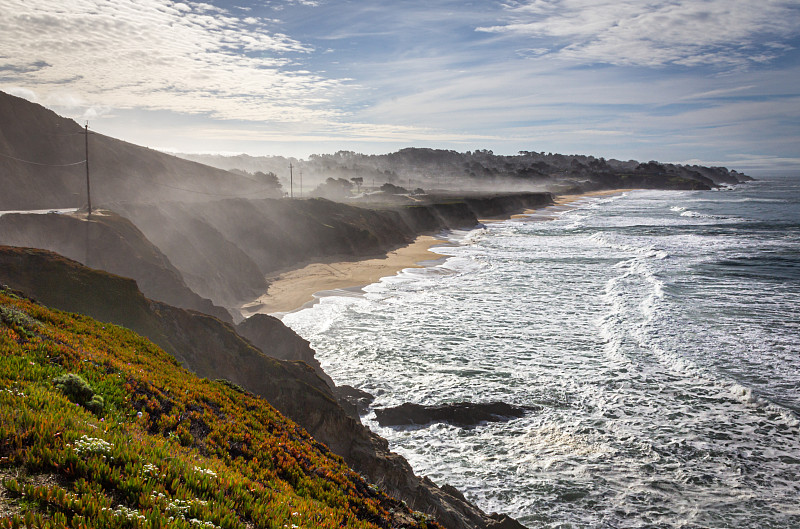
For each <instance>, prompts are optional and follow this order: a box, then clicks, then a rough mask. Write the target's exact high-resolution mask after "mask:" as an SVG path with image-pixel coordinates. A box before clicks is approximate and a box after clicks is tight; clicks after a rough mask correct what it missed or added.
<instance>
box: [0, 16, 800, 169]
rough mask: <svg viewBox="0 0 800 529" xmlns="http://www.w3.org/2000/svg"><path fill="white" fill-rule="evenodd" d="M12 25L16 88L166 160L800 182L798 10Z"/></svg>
mask: <svg viewBox="0 0 800 529" xmlns="http://www.w3.org/2000/svg"><path fill="white" fill-rule="evenodd" d="M0 13H1V14H2V15H0V90H2V91H5V92H8V93H11V94H14V95H18V96H21V97H24V98H26V99H28V100H31V101H34V102H37V103H40V104H42V105H44V106H46V107H48V108H51V109H53V110H55V111H56V112H58V113H59V114H61V115H64V116H67V117H71V118H74V119H76V120H77V121H79V122H80V123H81V124H83V123H84V122H85V121H87V120H88V122H89V126H90V128H91V129H93V130H95V131H97V132H100V133H103V134H108V135H111V136H114V137H117V138H120V139H123V140H126V141H130V142H133V143H136V144H139V145H144V146H148V147H151V148H155V149H161V150H167V151H173V152H191V153H200V152H202V153H226V154H228V153H229V154H234V153H247V154H251V155H283V156H294V157H298V158H305V157H307V156H308V155H310V154H313V153H317V154H321V153H333V152H336V151H338V150H349V151H356V152H362V153H366V154H381V153H387V152H393V151H396V150H398V149H401V148H404V147H430V148H442V149H453V150H456V151H461V152H463V151H467V150H476V149H491V150H493V151H494V152H495V153H496V154H516V153H517V152H518V151H520V150H526V151H537V152H541V151H544V152H559V153H563V154H590V155H594V156H598V157H599V156H604V157H606V158H617V159H621V160H628V159H636V160H640V161H648V160H658V161H662V162H677V163H701V164H706V165H725V166H727V167H729V168H731V169H737V170H740V171H744V172H746V173H749V174H765V173H770V172H785V171H795V172H798V173H800V49H799V48H800V1H798V0H519V1H517V0H506V1H473V2H464V1H461V2H458V1H452V0H424V1H423V0H361V1H349V0H275V1H273V0H259V1H252V0H206V1H203V2H192V1H188V0H183V1H177V2H173V1H169V0H0ZM2 125H3V126H5V125H6V124H2Z"/></svg>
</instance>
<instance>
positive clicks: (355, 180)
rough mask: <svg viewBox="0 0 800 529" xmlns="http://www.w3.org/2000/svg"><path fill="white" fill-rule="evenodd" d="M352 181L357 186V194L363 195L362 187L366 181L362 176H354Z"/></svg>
mask: <svg viewBox="0 0 800 529" xmlns="http://www.w3.org/2000/svg"><path fill="white" fill-rule="evenodd" d="M350 181H351V182H353V183H354V184H355V185H356V193H361V185H362V184H363V183H364V179H363V178H362V177H360V176H354V177H353V178H351V179H350Z"/></svg>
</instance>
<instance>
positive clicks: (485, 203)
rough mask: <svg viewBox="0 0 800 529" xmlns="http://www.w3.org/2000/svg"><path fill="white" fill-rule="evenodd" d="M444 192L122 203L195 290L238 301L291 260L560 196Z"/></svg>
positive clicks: (398, 242) (386, 245)
mask: <svg viewBox="0 0 800 529" xmlns="http://www.w3.org/2000/svg"><path fill="white" fill-rule="evenodd" d="M439 200H441V201H431V202H427V203H419V204H418V205H413V206H392V207H384V208H367V207H356V206H352V205H348V204H343V203H339V202H332V201H329V200H324V199H310V200H274V199H265V200H247V199H228V200H220V201H210V202H205V203H202V204H187V203H170V204H158V205H143V204H133V203H124V204H117V205H115V208H117V210H118V211H119V212H120V213H121V214H123V215H125V216H126V217H127V218H129V219H131V221H133V223H135V224H136V226H137V227H139V229H141V230H142V232H143V233H144V235H145V236H146V237H147V239H148V240H150V241H152V242H153V243H154V244H155V245H156V246H158V247H159V248H160V249H161V250H162V251H163V252H164V253H165V254H166V255H167V257H168V258H169V261H170V262H171V263H173V264H174V265H175V267H176V268H177V269H178V270H180V272H181V275H182V276H183V277H184V278H185V279H186V283H187V284H188V285H189V286H190V287H191V288H192V289H193V290H194V291H195V292H197V293H198V294H200V295H201V296H203V297H206V298H209V299H211V300H212V301H213V302H214V303H216V304H218V305H222V306H225V307H228V308H231V309H234V308H235V307H238V306H240V305H241V303H242V302H243V301H249V300H251V299H253V298H255V297H257V296H258V295H260V294H262V293H264V292H265V291H266V282H265V281H264V277H266V276H269V275H273V274H275V273H276V272H278V271H279V270H281V269H283V268H286V267H291V266H297V265H298V264H299V263H304V262H310V261H315V260H322V259H326V258H330V257H336V258H341V259H345V260H346V259H359V258H364V257H369V256H377V255H381V254H384V253H385V252H387V251H389V250H391V249H394V248H397V247H399V246H402V245H405V244H407V243H409V242H410V241H411V240H413V239H414V237H416V236H417V235H419V234H421V233H425V232H437V231H441V230H445V229H456V228H465V227H473V226H475V225H477V224H478V219H479V218H485V217H489V216H497V215H503V214H508V213H511V212H517V211H521V210H524V209H526V208H533V207H539V206H543V205H546V204H549V203H551V201H552V197H551V195H550V194H549V193H516V194H506V195H490V196H485V197H471V198H470V197H468V198H458V197H456V198H453V197H449V198H447V197H440V199H439ZM164 226H169V227H170V229H169V230H165V229H164Z"/></svg>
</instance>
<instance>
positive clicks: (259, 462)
mask: <svg viewBox="0 0 800 529" xmlns="http://www.w3.org/2000/svg"><path fill="white" fill-rule="evenodd" d="M78 377H79V378H78ZM65 380H71V381H73V382H74V383H75V384H78V385H79V386H80V387H81V388H82V389H81V391H82V392H83V395H84V397H83V400H82V401H81V400H80V399H76V398H75V396H74V395H71V394H70V393H69V391H68V390H65V389H64V388H65V387H66V386H65V384H64V381H65ZM82 384H85V385H86V386H87V388H88V389H85V388H83V385H82ZM84 389H85V390H84ZM89 392H91V393H89ZM87 395H91V396H92V398H93V397H95V396H96V397H98V398H99V399H101V400H100V401H101V402H102V407H101V408H97V407H92V406H88V408H87V406H86V402H87V399H88V398H89V397H87ZM74 401H75V402H74ZM89 402H90V401H89ZM0 476H2V487H0V528H16V527H28V528H33V527H37V528H38V527H42V528H49V527H72V528H79V527H87V528H88V527H98V528H101V527H102V528H105V527H108V528H162V527H163V528H173V527H174V528H182V529H188V528H198V529H199V528H208V529H212V528H224V529H249V528H270V529H282V528H287V529H298V528H323V529H324V528H338V527H348V528H376V527H380V528H390V527H406V528H412V527H418V528H426V527H430V528H434V527H439V526H438V524H436V523H435V522H433V521H431V520H429V519H427V518H426V517H425V516H424V515H422V514H421V513H415V512H412V511H410V510H409V509H408V508H407V507H406V506H405V505H404V504H403V503H402V502H399V501H397V500H395V499H393V498H390V497H388V496H386V495H385V494H384V493H383V492H381V491H380V490H378V488H377V487H375V486H374V485H371V484H369V483H368V482H367V481H365V480H364V479H363V478H362V477H361V476H360V475H358V474H356V473H354V472H353V471H351V470H350V469H349V468H348V467H347V466H346V465H345V464H344V462H343V461H342V459H341V458H339V457H338V456H336V455H334V454H332V453H331V452H329V451H328V449H327V448H326V447H325V446H324V445H322V444H320V443H318V442H316V441H315V440H314V439H313V438H311V437H310V436H309V435H308V434H307V433H306V432H305V431H304V430H303V429H302V428H300V427H299V426H297V425H296V424H294V423H292V422H291V421H289V420H288V419H286V418H284V417H283V416H281V415H280V414H279V413H278V412H277V411H276V410H275V409H274V408H272V406H270V405H269V403H267V402H266V401H265V400H263V399H261V398H259V397H257V396H254V395H252V394H250V393H248V392H244V391H242V390H241V388H238V387H236V386H235V385H232V384H229V383H225V382H224V381H210V380H206V379H200V378H197V377H196V376H195V375H193V374H192V373H190V372H188V371H186V370H185V369H183V368H181V367H180V365H179V364H178V363H177V362H176V361H175V360H174V359H173V358H172V357H171V356H169V355H168V354H166V353H165V352H163V351H162V350H160V349H159V348H158V347H156V346H155V345H153V344H152V343H151V342H149V341H148V340H146V339H145V338H142V337H141V336H138V335H137V334H135V333H133V332H131V331H129V330H127V329H124V328H122V327H117V326H115V325H111V324H104V323H100V322H97V321H95V320H93V319H91V318H89V317H86V316H80V315H75V314H69V313H65V312H60V311H56V310H50V309H48V308H46V307H42V306H40V305H37V304H35V303H33V302H31V301H29V300H27V299H24V298H23V297H21V296H18V295H15V294H14V293H12V292H10V291H6V290H0Z"/></svg>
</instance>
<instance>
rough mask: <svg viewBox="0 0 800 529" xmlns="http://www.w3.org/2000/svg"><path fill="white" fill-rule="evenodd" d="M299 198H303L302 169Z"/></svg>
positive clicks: (301, 171) (301, 172)
mask: <svg viewBox="0 0 800 529" xmlns="http://www.w3.org/2000/svg"><path fill="white" fill-rule="evenodd" d="M300 198H303V170H302V169H301V170H300Z"/></svg>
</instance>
